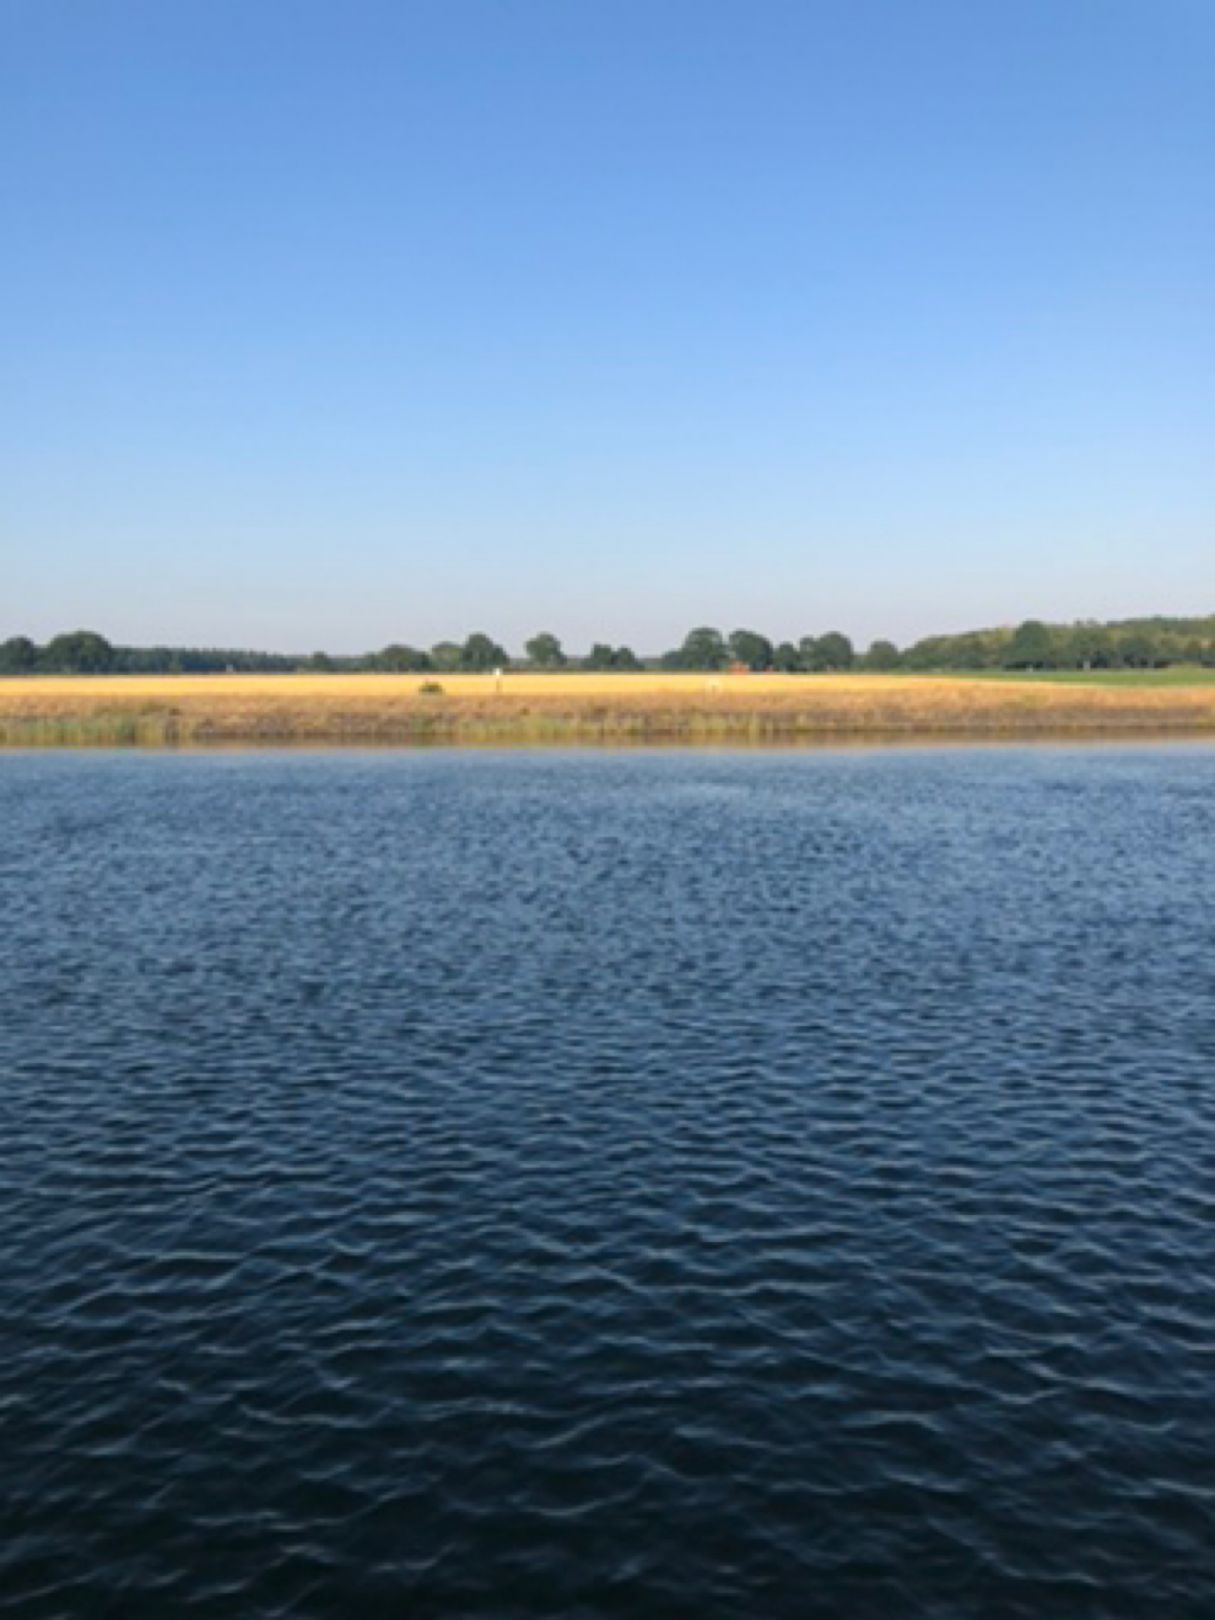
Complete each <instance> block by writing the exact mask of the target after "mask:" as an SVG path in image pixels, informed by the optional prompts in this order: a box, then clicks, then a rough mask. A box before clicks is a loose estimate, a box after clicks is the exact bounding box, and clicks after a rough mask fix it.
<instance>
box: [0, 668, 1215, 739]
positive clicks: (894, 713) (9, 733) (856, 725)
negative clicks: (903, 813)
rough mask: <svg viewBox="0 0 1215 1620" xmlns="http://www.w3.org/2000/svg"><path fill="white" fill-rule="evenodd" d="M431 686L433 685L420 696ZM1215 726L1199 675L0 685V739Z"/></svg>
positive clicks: (113, 679) (168, 680)
mask: <svg viewBox="0 0 1215 1620" xmlns="http://www.w3.org/2000/svg"><path fill="white" fill-rule="evenodd" d="M427 681H437V683H438V684H439V685H440V686H441V687H442V692H441V693H440V694H427V693H425V692H424V691H423V690H422V688H423V686H424V685H425V684H426V683H427ZM1201 732H1208V733H1213V734H1215V684H1206V685H1202V684H1198V683H1195V684H1194V685H1192V686H1189V685H1170V686H1151V685H1144V686H1129V685H1120V686H1110V685H1102V684H1100V683H1099V682H1096V681H1095V682H1093V683H1092V684H1087V683H1085V682H1082V681H1069V682H1067V683H1053V682H1044V681H1034V680H999V681H990V680H984V679H982V678H967V677H960V676H959V677H952V676H951V677H946V676H940V677H938V676H920V675H911V676H908V675H877V674H855V675H749V674H748V675H738V674H723V675H720V676H706V675H692V674H668V673H665V672H662V673H659V672H654V673H649V672H646V673H640V674H625V673H619V674H617V673H612V672H603V673H597V672H596V673H590V672H588V673H581V672H570V673H556V674H542V673H530V674H529V673H518V674H514V673H511V672H509V671H508V672H507V673H506V674H505V675H504V676H503V677H502V678H501V680H500V681H497V680H495V678H494V676H492V675H440V676H431V677H428V676H422V675H376V674H367V675H324V674H298V675H177V676H173V675H149V676H142V675H125V676H124V675H114V676H42V677H37V676H35V677H14V678H8V679H0V743H2V744H7V745H10V746H20V745H30V744H51V745H89V744H91V745H113V744H147V745H162V746H163V745H168V746H173V745H192V744H205V743H225V742H228V743H259V742H260V743H323V742H352V743H357V742H366V743H425V742H468V743H494V742H499V743H503V744H511V743H543V742H557V743H559V742H613V741H616V742H630V741H636V742H647V741H648V742H678V741H689V742H695V741H700V742H757V743H763V742H774V743H779V742H796V741H799V740H802V741H814V740H824V739H831V738H841V739H842V738H848V737H865V736H878V737H899V736H906V737H914V736H923V737H941V736H959V737H964V736H976V737H982V736H988V737H1009V736H1014V737H1015V736H1044V735H1068V734H1072V735H1080V734H1092V735H1110V734H1119V733H1121V734H1128V733H1130V734H1150V733H1201Z"/></svg>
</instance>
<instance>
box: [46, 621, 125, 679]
mask: <svg viewBox="0 0 1215 1620" xmlns="http://www.w3.org/2000/svg"><path fill="white" fill-rule="evenodd" d="M113 662H114V649H113V647H111V646H110V644H109V642H108V641H107V640H106V639H105V637H104V636H99V635H98V634H97V632H96V631H95V630H72V631H69V632H68V633H67V634H66V635H62V636H55V637H54V638H53V639H52V640H50V641H48V642H47V644H46V646H45V647H44V648H43V651H42V659H41V663H42V667H43V668H44V669H54V670H64V671H66V672H68V673H70V674H74V675H96V674H99V673H101V672H102V671H103V670H107V669H109V668H111V666H112V665H113Z"/></svg>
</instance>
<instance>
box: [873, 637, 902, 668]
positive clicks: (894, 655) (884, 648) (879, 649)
mask: <svg viewBox="0 0 1215 1620" xmlns="http://www.w3.org/2000/svg"><path fill="white" fill-rule="evenodd" d="M864 662H865V667H866V669H897V668H898V667H899V664H900V662H901V657H900V654H899V649H898V648H897V647H896V646H895V644H894V642H893V641H875V642H874V643H873V644H872V645H871V646H870V648H869V651H868V652H867V653H866V654H865V660H864Z"/></svg>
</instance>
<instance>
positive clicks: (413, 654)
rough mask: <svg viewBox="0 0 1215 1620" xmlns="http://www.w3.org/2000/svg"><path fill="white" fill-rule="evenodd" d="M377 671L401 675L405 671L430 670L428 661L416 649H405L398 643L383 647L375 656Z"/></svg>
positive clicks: (405, 647) (422, 653) (425, 656)
mask: <svg viewBox="0 0 1215 1620" xmlns="http://www.w3.org/2000/svg"><path fill="white" fill-rule="evenodd" d="M375 667H376V668H377V669H382V670H388V671H397V672H400V673H403V672H405V671H407V670H422V669H429V668H430V659H429V658H428V657H427V655H426V654H425V653H424V652H422V651H420V649H419V648H417V647H407V646H405V645H404V644H403V643H401V642H399V641H394V642H393V643H392V645H391V646H389V647H385V648H384V649H383V650H382V651H381V652H378V653H377V654H376V655H375Z"/></svg>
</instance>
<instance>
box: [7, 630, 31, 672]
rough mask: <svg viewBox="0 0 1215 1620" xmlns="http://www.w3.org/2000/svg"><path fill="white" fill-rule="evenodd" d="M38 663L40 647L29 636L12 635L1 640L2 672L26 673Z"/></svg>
mask: <svg viewBox="0 0 1215 1620" xmlns="http://www.w3.org/2000/svg"><path fill="white" fill-rule="evenodd" d="M37 663H38V649H37V647H36V646H35V645H34V643H33V642H32V641H31V640H30V638H29V637H28V636H10V637H9V639H8V640H7V641H3V642H0V674H4V675H24V674H25V673H26V672H27V671H28V670H31V669H34V668H35V667H36V666H37Z"/></svg>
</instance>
